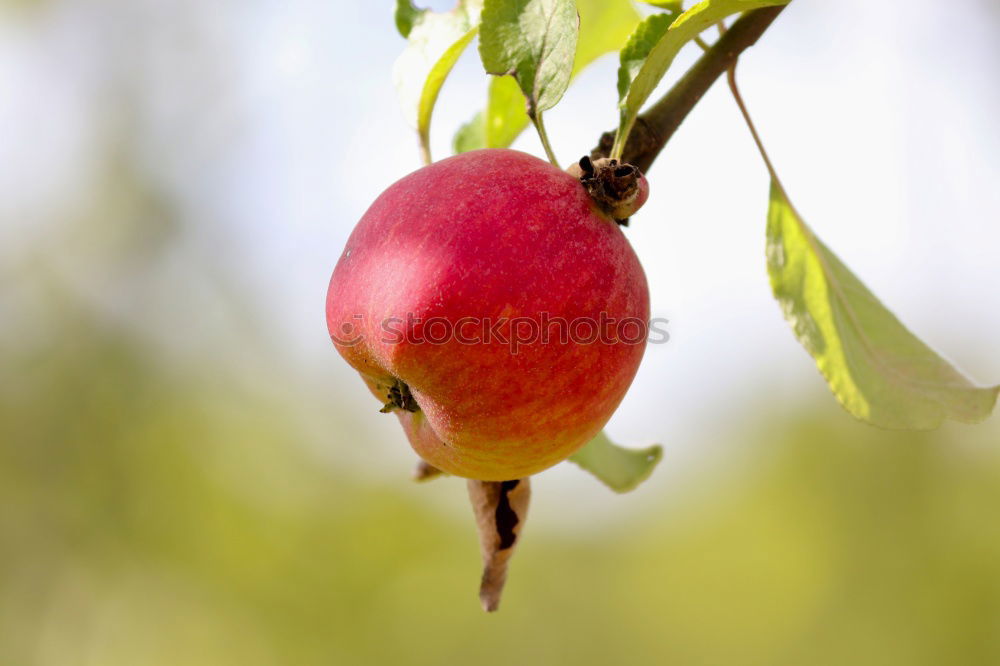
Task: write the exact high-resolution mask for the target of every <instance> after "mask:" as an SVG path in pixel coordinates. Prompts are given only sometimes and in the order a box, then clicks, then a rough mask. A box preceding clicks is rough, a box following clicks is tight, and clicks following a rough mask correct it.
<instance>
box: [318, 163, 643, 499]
mask: <svg viewBox="0 0 1000 666" xmlns="http://www.w3.org/2000/svg"><path fill="white" fill-rule="evenodd" d="M638 182H639V184H640V188H639V194H640V196H641V198H642V199H643V200H644V199H645V195H646V189H645V188H646V185H645V179H643V178H642V177H641V176H639V181H638ZM639 203H641V201H640V202H639ZM634 207H636V206H633V208H634ZM605 210H608V208H607V207H606V206H604V207H602V206H601V205H599V204H598V203H596V202H595V200H594V199H593V198H592V197H591V195H590V194H588V191H587V189H585V188H584V186H583V185H581V182H580V180H578V179H577V178H574V177H573V176H572V175H570V174H568V173H565V172H563V171H560V170H559V169H557V168H556V167H554V166H552V165H551V164H549V163H548V162H544V161H542V160H540V159H538V158H535V157H533V156H531V155H527V154H525V153H521V152H517V151H513V150H479V151H473V152H469V153H464V154H462V155H457V156H455V157H451V158H448V159H445V160H442V161H440V162H437V163H435V164H432V165H430V166H427V167H424V168H422V169H420V170H418V171H415V172H414V173H411V174H410V175H408V176H406V177H404V178H403V179H401V180H399V181H398V182H396V183H395V184H393V185H392V186H391V187H389V189H387V190H386V191H385V192H384V193H382V195H381V196H379V198H378V199H376V201H375V203H373V204H372V206H371V208H369V209H368V211H367V212H366V213H365V215H364V217H362V218H361V221H360V222H358V225H357V227H356V228H355V229H354V232H353V233H352V234H351V237H350V238H349V239H348V241H347V246H346V247H345V248H344V252H343V254H342V255H341V257H340V260H339V262H338V263H337V266H336V269H335V270H334V272H333V278H332V279H331V281H330V289H329V293H328V296H327V302H326V315H327V324H328V326H329V330H330V334H331V337H332V338H333V339H334V343H335V344H336V346H337V350H338V351H339V352H340V354H341V355H342V356H343V357H344V358H345V359H346V360H347V362H348V363H350V364H351V366H353V367H354V369H356V370H357V371H358V372H359V373H360V374H361V376H362V378H364V380H365V382H366V383H367V385H368V387H369V389H370V390H371V391H372V393H374V394H375V395H376V396H377V397H378V398H379V399H380V400H381V401H383V402H384V403H386V408H387V410H388V411H394V412H395V413H396V415H397V416H398V417H399V420H400V422H401V423H402V425H403V428H404V430H405V431H406V434H407V437H408V438H409V440H410V444H411V445H412V446H413V448H414V449H415V450H416V452H417V454H419V455H420V457H421V458H423V459H424V460H425V461H427V462H428V463H430V464H431V465H433V466H435V467H437V468H439V469H441V470H444V471H445V472H449V473H451V474H455V475H458V476H464V477H468V478H471V479H480V480H488V481H504V480H510V479H520V478H522V477H525V476H528V475H531V474H534V473H536V472H539V471H541V470H543V469H546V468H547V467H550V466H552V465H554V464H556V463H557V462H559V461H561V460H563V459H565V458H566V457H568V456H569V455H570V454H572V453H573V452H574V451H576V450H577V449H578V448H579V447H581V446H582V445H583V444H585V443H587V442H588V441H589V440H590V439H591V438H592V437H593V436H594V435H596V434H597V433H598V431H600V429H601V428H602V427H603V426H604V424H605V423H606V422H607V421H608V419H609V418H610V417H611V415H612V413H613V412H614V411H615V409H616V408H617V406H618V404H619V402H621V400H622V398H623V397H624V395H625V391H626V390H627V389H628V387H629V384H631V382H632V379H633V377H634V376H635V373H636V370H637V368H638V367H639V361H640V360H641V358H642V354H643V350H644V347H645V342H646V328H645V327H646V322H647V319H648V317H649V293H648V290H647V286H646V278H645V275H644V274H643V270H642V267H641V266H640V265H639V260H638V259H637V257H636V255H635V252H634V251H633V250H632V247H631V246H630V245H629V243H628V241H627V240H626V238H625V236H624V235H623V234H622V231H621V228H620V227H619V225H618V224H617V223H616V221H615V220H614V219H613V218H611V217H610V216H609V215H608V214H607V213H605V212H603V211H605ZM597 329H602V330H597ZM594 333H596V337H597V339H592V338H594V337H595V335H594Z"/></svg>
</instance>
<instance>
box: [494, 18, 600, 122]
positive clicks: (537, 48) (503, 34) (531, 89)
mask: <svg viewBox="0 0 1000 666" xmlns="http://www.w3.org/2000/svg"><path fill="white" fill-rule="evenodd" d="M579 28H580V17H579V15H578V14H577V13H576V6H575V4H574V3H573V0H486V2H485V3H484V6H483V18H482V34H481V35H480V38H479V55H480V57H481V58H482V60H483V67H485V68H486V71H487V73H489V74H495V75H497V76H504V75H508V74H509V75H511V76H513V77H514V79H515V80H516V81H517V84H518V86H519V87H520V88H521V92H522V93H524V97H525V99H526V100H527V103H528V115H529V116H533V115H535V114H536V113H541V112H542V111H545V110H546V109H551V108H552V107H553V106H555V105H556V103H557V102H558V101H559V100H560V99H562V96H563V93H565V92H566V88H567V87H568V86H569V79H570V76H571V75H572V73H573V59H574V58H575V57H576V43H577V37H578V34H579Z"/></svg>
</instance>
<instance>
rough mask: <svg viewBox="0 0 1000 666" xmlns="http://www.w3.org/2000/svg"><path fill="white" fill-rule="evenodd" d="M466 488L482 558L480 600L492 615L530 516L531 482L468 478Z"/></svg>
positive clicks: (525, 480) (525, 479)
mask: <svg viewBox="0 0 1000 666" xmlns="http://www.w3.org/2000/svg"><path fill="white" fill-rule="evenodd" d="M467 485H468V489H469V500H470V501H471V502H472V510H473V513H475V516H476V526H477V527H478V529H479V546H480V551H481V552H482V555H483V578H482V581H481V582H480V585H479V601H480V602H481V603H482V605H483V610H485V611H486V612H487V613H492V612H493V611H495V610H497V609H498V608H499V607H500V596H501V594H503V586H504V583H506V582H507V566H508V563H509V562H510V558H511V556H512V555H513V554H514V547H515V546H516V545H517V542H518V538H519V537H520V535H521V528H522V527H523V526H524V520H525V518H526V517H527V515H528V503H529V501H530V500H531V483H530V481H529V480H528V479H527V478H524V479H517V480H514V481H478V480H476V479H469V481H468V484H467Z"/></svg>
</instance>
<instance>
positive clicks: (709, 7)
mask: <svg viewBox="0 0 1000 666" xmlns="http://www.w3.org/2000/svg"><path fill="white" fill-rule="evenodd" d="M788 2H789V0H703V2H699V3H698V4H696V5H694V6H693V7H691V8H690V9H688V10H687V11H686V12H684V13H683V14H681V15H680V16H679V17H677V19H676V20H675V21H673V22H672V23H671V24H670V25H669V28H668V29H666V30H663V31H662V32H660V31H659V30H652V28H661V27H662V22H663V21H664V19H661V18H658V17H661V16H669V15H661V14H654V15H653V16H650V17H648V18H647V19H646V21H643V23H642V25H640V26H639V27H638V28H637V29H636V33H635V34H634V35H633V37H632V38H630V39H629V43H628V44H627V45H626V46H625V48H624V49H622V54H621V67H620V68H619V71H618V96H619V123H618V136H617V137H616V139H617V141H616V144H615V154H616V155H617V154H618V153H619V152H620V149H621V147H622V146H624V144H625V140H626V139H627V137H628V133H629V132H630V131H631V130H632V124H633V123H634V122H635V118H636V116H637V115H638V114H639V111H640V109H641V108H642V105H643V104H645V103H646V100H647V99H649V96H650V95H651V94H652V93H653V90H654V89H655V88H656V86H657V84H658V83H659V82H660V80H661V79H662V78H663V75H664V74H666V73H667V70H668V69H669V68H670V64H671V63H672V62H673V61H674V57H675V56H676V55H677V53H678V52H679V51H680V50H681V48H682V47H683V46H684V45H685V44H687V43H688V42H689V41H691V40H692V39H694V38H695V37H697V36H698V35H699V34H700V33H701V32H702V31H703V30H705V29H707V28H709V27H711V26H713V25H715V24H716V23H718V22H719V21H722V20H723V19H725V18H726V17H728V16H731V15H733V14H738V13H740V12H745V11H748V10H751V9H758V8H760V7H770V6H774V5H786V4H788ZM671 18H672V17H671ZM650 21H653V23H652V24H650ZM657 33H659V34H658V35H657ZM654 35H657V38H656V39H655V41H653V40H652V37H653V36H654Z"/></svg>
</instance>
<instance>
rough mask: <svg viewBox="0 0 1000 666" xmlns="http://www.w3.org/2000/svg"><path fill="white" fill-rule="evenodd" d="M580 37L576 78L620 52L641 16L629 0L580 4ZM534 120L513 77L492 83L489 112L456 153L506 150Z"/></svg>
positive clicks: (466, 131)
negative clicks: (599, 61) (583, 71)
mask: <svg viewBox="0 0 1000 666" xmlns="http://www.w3.org/2000/svg"><path fill="white" fill-rule="evenodd" d="M576 4H577V9H578V10H579V12H580V37H579V40H578V43H577V52H576V60H575V62H574V65H573V74H572V76H574V77H575V76H576V75H577V74H578V73H579V72H580V71H581V70H582V69H583V68H584V67H586V66H587V65H589V64H590V63H592V62H593V61H594V60H596V59H597V58H599V57H601V56H602V55H604V54H606V53H610V52H611V51H617V50H618V49H619V48H621V46H622V44H624V43H625V40H626V39H627V38H628V36H629V34H630V33H631V32H632V29H633V28H634V27H635V26H636V25H637V24H638V23H639V14H638V13H637V12H636V11H635V9H634V8H633V7H632V4H631V3H630V2H629V1H628V0H578V1H577V3H576ZM529 122H530V120H529V119H528V113H527V111H526V109H525V104H524V98H523V96H522V95H521V92H520V89H519V88H518V85H517V82H516V81H514V79H512V78H510V77H506V76H503V77H495V78H493V79H492V80H491V81H490V86H489V93H488V97H487V102H486V109H485V110H484V111H480V112H479V113H477V114H476V116H475V117H474V118H473V119H472V120H471V121H470V122H468V123H466V124H465V125H463V126H462V127H461V129H459V131H458V133H457V134H456V135H455V152H457V153H462V152H465V151H468V150H476V149H478V148H506V147H507V146H509V145H510V144H511V143H513V142H514V139H516V138H517V137H518V135H519V134H520V133H521V132H522V131H524V128H525V127H527V126H528V123H529Z"/></svg>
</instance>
